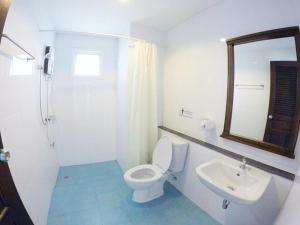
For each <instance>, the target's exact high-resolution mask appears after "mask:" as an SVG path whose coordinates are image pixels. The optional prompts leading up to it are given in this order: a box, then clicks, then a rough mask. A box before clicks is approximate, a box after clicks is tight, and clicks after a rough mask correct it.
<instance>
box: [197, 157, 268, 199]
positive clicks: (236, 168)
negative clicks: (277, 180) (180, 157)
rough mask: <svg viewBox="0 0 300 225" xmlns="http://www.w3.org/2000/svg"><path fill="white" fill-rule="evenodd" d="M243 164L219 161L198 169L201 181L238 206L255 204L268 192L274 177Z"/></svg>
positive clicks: (203, 165) (232, 161) (233, 161)
mask: <svg viewBox="0 0 300 225" xmlns="http://www.w3.org/2000/svg"><path fill="white" fill-rule="evenodd" d="M240 165H241V162H239V161H235V160H225V159H224V160H223V159H217V160H213V161H209V162H208V163H205V164H202V165H200V166H198V167H197V168H196V173H197V175H198V177H199V179H200V181H201V182H202V183H203V184H204V185H205V186H206V187H208V188H209V189H210V190H212V191H214V192H215V193H217V194H219V195H221V196H222V197H223V198H224V199H226V200H228V201H231V202H235V203H238V204H253V203H255V202H256V201H257V200H259V199H260V198H261V197H262V195H263V194H264V192H265V191H266V189H267V187H268V185H269V183H270V181H271V178H272V176H271V175H270V174H268V173H266V172H264V171H262V170H260V169H257V168H255V167H252V166H248V165H247V167H246V169H244V170H243V169H241V168H240Z"/></svg>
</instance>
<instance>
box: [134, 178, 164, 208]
mask: <svg viewBox="0 0 300 225" xmlns="http://www.w3.org/2000/svg"><path fill="white" fill-rule="evenodd" d="M164 183H165V180H163V181H160V182H158V183H156V184H154V185H152V186H151V187H149V188H147V189H142V190H134V192H133V195H132V201H134V202H137V203H146V202H149V201H152V200H154V199H156V198H159V197H161V196H163V195H164Z"/></svg>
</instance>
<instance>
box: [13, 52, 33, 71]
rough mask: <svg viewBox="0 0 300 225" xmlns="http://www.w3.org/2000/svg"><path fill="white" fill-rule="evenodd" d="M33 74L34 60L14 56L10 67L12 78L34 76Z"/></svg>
mask: <svg viewBox="0 0 300 225" xmlns="http://www.w3.org/2000/svg"><path fill="white" fill-rule="evenodd" d="M32 73H33V60H28V59H27V58H26V56H23V55H19V56H13V58H12V62H11V66H10V75H11V76H22V75H32Z"/></svg>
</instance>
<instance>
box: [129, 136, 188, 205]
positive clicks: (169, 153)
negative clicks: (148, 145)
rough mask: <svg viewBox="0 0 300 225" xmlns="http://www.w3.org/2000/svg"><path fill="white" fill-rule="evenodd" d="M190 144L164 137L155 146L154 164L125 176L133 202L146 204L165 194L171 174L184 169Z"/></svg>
mask: <svg viewBox="0 0 300 225" xmlns="http://www.w3.org/2000/svg"><path fill="white" fill-rule="evenodd" d="M187 150H188V143H186V142H181V141H179V140H177V139H175V138H172V140H171V138H170V137H167V136H163V137H162V138H161V139H160V140H159V141H158V143H157V144H156V146H155V149H154V152H153V159H152V164H146V165H140V166H136V167H134V168H132V169H129V170H128V171H127V172H126V173H125V174H124V179H125V181H126V183H127V184H128V186H129V187H131V188H132V189H133V190H134V191H133V196H132V200H133V201H134V202H138V203H144V202H148V201H151V200H153V199H156V198H158V197H160V196H162V195H163V194H164V183H165V181H166V180H167V178H168V175H170V174H171V173H177V172H180V171H182V170H183V169H184V165H185V160H186V155H187Z"/></svg>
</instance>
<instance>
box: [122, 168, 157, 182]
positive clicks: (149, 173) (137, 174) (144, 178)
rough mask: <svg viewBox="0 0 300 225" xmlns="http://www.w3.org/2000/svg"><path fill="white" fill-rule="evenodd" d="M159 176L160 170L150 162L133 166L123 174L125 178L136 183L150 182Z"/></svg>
mask: <svg viewBox="0 0 300 225" xmlns="http://www.w3.org/2000/svg"><path fill="white" fill-rule="evenodd" d="M161 177H162V170H161V169H160V168H158V167H157V166H155V165H151V164H146V165H140V166H136V167H133V168H132V169H130V170H128V171H127V172H126V173H125V174H124V178H125V179H127V180H130V181H132V182H136V183H152V182H155V181H157V180H159V179H160V178H161Z"/></svg>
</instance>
